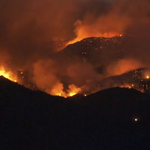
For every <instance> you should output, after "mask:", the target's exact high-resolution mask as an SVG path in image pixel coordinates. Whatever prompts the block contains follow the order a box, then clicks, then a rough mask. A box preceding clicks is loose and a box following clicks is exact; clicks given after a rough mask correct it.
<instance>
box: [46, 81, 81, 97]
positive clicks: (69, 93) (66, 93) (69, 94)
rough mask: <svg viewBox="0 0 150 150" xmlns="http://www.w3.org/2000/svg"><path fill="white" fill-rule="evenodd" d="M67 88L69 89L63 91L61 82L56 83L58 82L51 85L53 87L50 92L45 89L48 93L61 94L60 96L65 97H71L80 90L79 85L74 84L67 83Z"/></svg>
mask: <svg viewBox="0 0 150 150" xmlns="http://www.w3.org/2000/svg"><path fill="white" fill-rule="evenodd" d="M68 88H69V89H68V90H67V91H64V90H63V84H62V83H58V84H56V86H54V87H53V89H52V90H51V91H50V92H49V91H47V93H49V94H51V95H55V96H62V97H65V98H67V97H72V96H74V95H76V94H78V93H80V92H81V89H80V88H79V87H77V86H75V85H74V84H71V85H69V87H68Z"/></svg>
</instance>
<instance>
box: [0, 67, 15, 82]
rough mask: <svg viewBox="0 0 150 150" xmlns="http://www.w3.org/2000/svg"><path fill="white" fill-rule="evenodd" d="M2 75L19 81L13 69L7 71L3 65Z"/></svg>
mask: <svg viewBox="0 0 150 150" xmlns="http://www.w3.org/2000/svg"><path fill="white" fill-rule="evenodd" d="M0 76H3V77H5V78H7V79H9V80H11V81H13V82H17V78H16V77H15V75H14V74H13V73H12V72H11V71H6V70H5V68H4V67H3V66H1V67H0Z"/></svg>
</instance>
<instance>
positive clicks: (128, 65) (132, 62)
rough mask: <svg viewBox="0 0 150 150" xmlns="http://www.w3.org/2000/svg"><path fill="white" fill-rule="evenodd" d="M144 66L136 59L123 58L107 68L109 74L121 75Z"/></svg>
mask: <svg viewBox="0 0 150 150" xmlns="http://www.w3.org/2000/svg"><path fill="white" fill-rule="evenodd" d="M140 67H143V64H142V63H141V62H139V61H138V60H136V59H131V58H127V59H121V60H119V61H117V62H115V63H113V64H112V65H110V66H109V67H108V68H107V71H108V74H109V75H120V74H123V73H125V72H127V71H131V70H134V69H137V68H140Z"/></svg>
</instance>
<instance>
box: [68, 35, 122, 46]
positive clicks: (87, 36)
mask: <svg viewBox="0 0 150 150" xmlns="http://www.w3.org/2000/svg"><path fill="white" fill-rule="evenodd" d="M122 36H123V34H122V33H117V32H107V33H96V35H95V33H94V34H92V33H85V32H80V33H79V34H78V36H77V37H76V38H75V39H74V40H71V41H69V42H68V43H67V45H69V44H74V43H76V42H79V41H81V40H83V39H85V38H89V37H104V38H112V37H122Z"/></svg>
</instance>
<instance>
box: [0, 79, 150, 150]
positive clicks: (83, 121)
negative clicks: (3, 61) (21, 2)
mask: <svg viewBox="0 0 150 150" xmlns="http://www.w3.org/2000/svg"><path fill="white" fill-rule="evenodd" d="M149 108H150V96H149V95H146V94H142V93H140V92H138V91H136V90H134V89H126V88H112V89H108V90H103V91H100V92H98V93H95V94H92V95H89V96H87V97H83V96H76V97H72V98H68V99H64V98H60V97H54V96H50V95H47V94H45V93H43V92H40V91H31V90H29V89H26V88H24V87H22V86H20V85H18V84H16V83H13V82H10V81H9V80H7V79H4V78H3V77H0V116H1V117H0V118H1V124H0V130H1V133H0V136H1V140H0V143H1V144H0V149H2V150H5V149H6V150H10V149H11V150H17V149H18V150H20V149H22V150H23V149H25V150H27V149H28V150H57V149H59V150H133V149H136V150H141V149H142V150H149V149H150V143H149V141H150V135H149V133H150V132H149V126H150V109H149Z"/></svg>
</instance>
